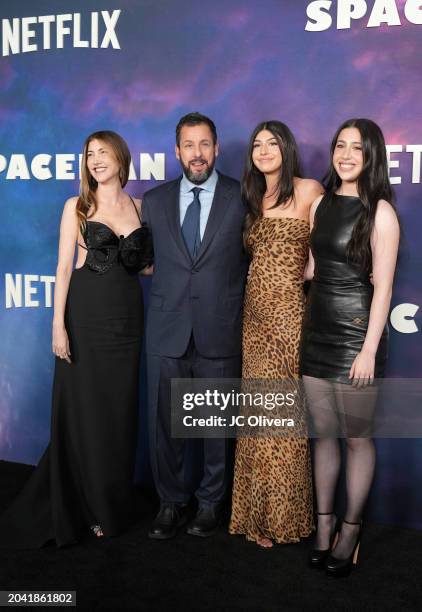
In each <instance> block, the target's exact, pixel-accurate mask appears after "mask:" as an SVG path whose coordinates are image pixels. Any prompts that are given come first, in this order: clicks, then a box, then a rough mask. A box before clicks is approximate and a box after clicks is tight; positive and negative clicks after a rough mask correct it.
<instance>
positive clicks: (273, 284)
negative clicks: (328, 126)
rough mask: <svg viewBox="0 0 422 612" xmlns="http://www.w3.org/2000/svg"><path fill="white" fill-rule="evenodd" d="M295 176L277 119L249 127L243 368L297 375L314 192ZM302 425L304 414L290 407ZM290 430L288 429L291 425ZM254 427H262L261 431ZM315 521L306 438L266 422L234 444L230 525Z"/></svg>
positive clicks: (260, 536) (287, 525)
mask: <svg viewBox="0 0 422 612" xmlns="http://www.w3.org/2000/svg"><path fill="white" fill-rule="evenodd" d="M299 177H300V170H299V161H298V154H297V147H296V143H295V140H294V137H293V135H292V133H291V132H290V130H289V128H288V127H287V126H286V125H284V124H283V123H280V122H278V121H268V122H265V123H261V124H259V125H258V126H257V127H256V128H255V130H254V131H253V133H252V136H251V139H250V143H249V150H248V155H247V161H246V167H245V171H244V177H243V182H242V189H243V194H244V196H245V200H246V202H247V206H248V215H247V220H246V227H245V241H246V246H247V248H248V250H249V252H250V254H251V257H252V260H251V265H250V269H249V275H248V281H247V287H246V295H245V306H244V320H243V368H242V377H243V379H244V381H245V383H246V384H247V379H261V380H262V379H266V380H268V381H269V383H268V384H270V382H271V380H282V379H290V380H292V379H297V378H298V375H299V341H300V333H301V324H302V317H303V310H304V292H303V274H304V268H305V264H306V261H307V256H308V249H309V208H310V205H311V203H312V202H313V201H314V199H315V198H316V197H317V196H318V195H319V194H320V193H321V192H322V187H321V185H320V184H319V183H317V182H316V181H313V180H308V179H302V178H299ZM296 417H297V418H298V419H299V420H300V421H301V423H299V424H298V423H297V422H296V423H295V424H296V426H299V427H301V426H302V427H303V431H306V430H305V428H304V422H303V421H304V414H303V410H302V409H300V410H299V413H298V411H297V410H296ZM297 431H298V430H297V429H296V432H297ZM261 433H262V432H261ZM312 528H313V513H312V482H311V463H310V452H309V442H308V439H307V438H306V437H294V436H289V437H280V436H274V435H273V432H270V431H268V433H267V435H265V432H264V435H261V436H259V437H240V438H239V439H238V440H237V446H236V463H235V475H234V486H233V500H232V515H231V521H230V527H229V531H230V533H232V534H244V535H245V536H246V538H247V539H248V540H252V541H255V542H257V544H259V545H261V546H264V547H270V546H272V545H273V542H277V543H290V542H298V541H299V539H300V538H302V537H306V536H308V535H309V534H310V533H311V531H312Z"/></svg>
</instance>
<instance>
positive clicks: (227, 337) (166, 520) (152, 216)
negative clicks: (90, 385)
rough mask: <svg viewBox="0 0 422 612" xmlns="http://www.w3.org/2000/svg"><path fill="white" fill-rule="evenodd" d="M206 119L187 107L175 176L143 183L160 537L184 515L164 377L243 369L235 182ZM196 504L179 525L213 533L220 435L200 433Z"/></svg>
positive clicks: (180, 454)
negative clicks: (218, 166) (225, 171)
mask: <svg viewBox="0 0 422 612" xmlns="http://www.w3.org/2000/svg"><path fill="white" fill-rule="evenodd" d="M217 156H218V142H217V132H216V128H215V125H214V123H213V122H212V121H211V119H209V118H208V117H206V116H204V115H201V114H200V113H190V114H188V115H186V116H184V117H182V119H181V120H180V121H179V123H178V125H177V128H176V157H177V158H178V159H179V161H180V163H181V166H182V168H183V176H181V177H180V178H178V179H177V180H174V181H170V182H169V183H165V184H163V185H160V186H159V187H156V188H154V189H152V190H150V191H148V192H147V193H146V194H145V196H144V200H143V203H142V218H143V221H144V222H146V223H147V224H148V225H149V227H150V229H151V231H152V237H153V243H154V254H155V259H154V273H153V278H152V285H151V292H150V296H149V309H148V317H147V328H146V350H147V368H148V397H149V432H150V447H151V465H152V471H153V475H154V480H155V484H156V488H157V492H158V494H159V497H160V500H161V503H160V510H159V513H158V515H157V517H156V518H155V520H154V522H153V523H152V525H151V528H150V531H149V534H148V535H149V537H150V538H154V539H167V538H171V537H173V536H174V535H176V533H177V531H178V528H179V527H181V526H182V525H184V524H185V523H186V522H187V510H186V508H187V504H188V502H189V499H190V494H191V492H190V491H188V490H187V486H186V483H185V446H186V441H185V440H184V439H180V438H172V437H171V414H170V412H171V400H170V398H171V392H170V387H171V379H172V378H235V377H239V376H240V373H241V338H242V332H241V329H242V306H243V293H244V286H245V280H246V274H247V256H246V254H245V252H244V248H243V240H242V227H243V222H244V216H245V207H244V205H243V203H242V200H241V197H240V188H239V183H238V181H235V180H234V179H232V178H229V177H227V176H224V175H222V174H220V173H219V172H217V171H216V170H215V169H214V164H215V160H216V157H217ZM203 450H204V467H203V473H202V479H201V482H200V484H199V486H198V488H197V490H196V491H195V496H196V498H197V501H198V511H197V514H196V516H195V518H194V519H193V521H192V522H191V523H190V524H189V525H188V528H187V531H188V533H190V534H192V535H197V536H203V537H205V536H210V535H212V534H213V533H215V531H216V529H217V527H218V524H219V521H220V518H221V506H222V502H223V500H224V499H225V497H226V496H227V487H228V485H229V483H230V470H231V461H230V459H229V455H228V451H229V447H228V441H227V440H226V439H222V438H219V439H216V438H209V439H207V438H206V439H203Z"/></svg>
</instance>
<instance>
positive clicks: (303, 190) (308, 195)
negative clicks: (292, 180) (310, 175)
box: [295, 179, 324, 209]
mask: <svg viewBox="0 0 422 612" xmlns="http://www.w3.org/2000/svg"><path fill="white" fill-rule="evenodd" d="M295 188H296V193H297V196H298V200H299V202H300V203H301V204H302V206H305V207H306V208H308V209H310V208H311V206H312V205H313V203H314V201H315V200H316V199H317V198H320V197H322V195H323V194H324V187H323V186H322V185H321V183H319V182H318V181H315V180H314V179H297V182H296V184H295Z"/></svg>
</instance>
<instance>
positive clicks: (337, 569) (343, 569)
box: [325, 519, 362, 577]
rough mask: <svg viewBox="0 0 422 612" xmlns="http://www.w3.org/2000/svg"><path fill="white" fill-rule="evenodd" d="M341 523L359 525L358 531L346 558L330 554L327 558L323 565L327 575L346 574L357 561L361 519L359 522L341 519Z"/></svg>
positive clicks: (337, 575)
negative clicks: (350, 551)
mask: <svg viewBox="0 0 422 612" xmlns="http://www.w3.org/2000/svg"><path fill="white" fill-rule="evenodd" d="M343 523H347V524H348V525H359V531H358V535H357V538H356V542H355V545H354V547H353V550H352V553H351V555H350V556H349V557H346V559H337V558H336V557H334V556H333V554H330V556H329V557H328V559H327V564H326V566H325V572H326V574H327V576H335V577H340V576H348V575H349V574H350V572H351V571H352V567H353V566H354V565H356V564H357V562H358V555H359V548H360V536H361V534H362V521H359V523H351V522H350V521H346V520H345V519H344V520H343Z"/></svg>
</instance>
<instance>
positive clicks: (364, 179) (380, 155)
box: [323, 118, 394, 272]
mask: <svg viewBox="0 0 422 612" xmlns="http://www.w3.org/2000/svg"><path fill="white" fill-rule="evenodd" d="M347 128H356V129H357V130H359V133H360V137H361V140H362V157H363V168H362V172H361V174H360V175H359V177H358V179H357V191H358V194H359V198H360V199H361V201H362V203H363V209H362V212H361V214H360V215H359V217H358V219H357V221H356V224H355V227H354V228H353V232H352V236H351V238H350V241H349V244H348V245H347V257H348V259H349V260H350V261H351V262H355V263H357V264H358V265H359V266H360V267H361V269H362V271H363V272H370V271H371V269H372V252H371V235H372V231H373V229H374V224H375V214H376V212H377V206H378V201H379V200H386V201H387V202H389V203H390V204H391V205H392V206H393V208H394V193H393V189H392V187H391V184H390V179H389V176H388V163H387V153H386V147H385V140H384V135H383V133H382V131H381V129H380V127H379V126H378V125H377V124H376V123H375V122H374V121H371V119H363V118H358V119H348V120H347V121H345V122H344V123H342V125H341V126H340V127H339V128H338V130H337V131H336V133H335V135H334V138H333V140H332V142H331V148H330V160H331V161H330V167H329V169H328V172H327V174H326V175H325V177H324V179H323V183H324V186H325V189H326V191H327V193H328V194H331V195H332V194H334V193H335V192H336V191H337V189H338V188H339V187H340V185H341V178H340V177H339V175H338V174H337V172H336V170H335V168H334V165H333V154H334V150H335V147H336V144H337V140H338V137H339V135H340V132H341V131H342V130H344V129H347Z"/></svg>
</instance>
